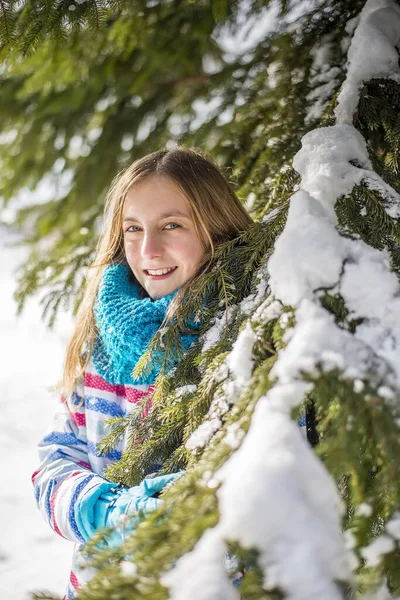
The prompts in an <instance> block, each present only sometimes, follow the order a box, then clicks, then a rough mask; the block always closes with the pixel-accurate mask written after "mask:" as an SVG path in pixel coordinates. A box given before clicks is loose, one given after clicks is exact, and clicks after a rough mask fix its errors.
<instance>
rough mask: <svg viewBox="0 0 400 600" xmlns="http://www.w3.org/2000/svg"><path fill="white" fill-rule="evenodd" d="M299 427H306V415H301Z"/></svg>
mask: <svg viewBox="0 0 400 600" xmlns="http://www.w3.org/2000/svg"><path fill="white" fill-rule="evenodd" d="M299 426H300V427H307V417H306V413H302V414H301V415H300V417H299Z"/></svg>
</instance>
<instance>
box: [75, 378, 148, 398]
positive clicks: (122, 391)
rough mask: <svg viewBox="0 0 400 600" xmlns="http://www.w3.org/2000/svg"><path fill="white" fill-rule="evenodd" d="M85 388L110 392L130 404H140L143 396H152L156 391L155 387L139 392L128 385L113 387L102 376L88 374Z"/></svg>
mask: <svg viewBox="0 0 400 600" xmlns="http://www.w3.org/2000/svg"><path fill="white" fill-rule="evenodd" d="M85 386H86V387H90V388H94V389H96V390H102V391H106V392H110V393H111V394H115V395H116V396H120V397H121V398H126V400H128V402H132V403H136V402H138V401H139V400H140V399H141V398H143V396H146V395H148V394H150V392H152V391H153V389H154V385H150V386H149V387H148V389H147V390H146V391H143V390H138V389H137V388H135V387H130V386H129V387H128V386H126V385H113V384H111V383H108V382H107V381H105V379H103V378H102V377H100V375H94V374H93V373H88V372H86V373H85Z"/></svg>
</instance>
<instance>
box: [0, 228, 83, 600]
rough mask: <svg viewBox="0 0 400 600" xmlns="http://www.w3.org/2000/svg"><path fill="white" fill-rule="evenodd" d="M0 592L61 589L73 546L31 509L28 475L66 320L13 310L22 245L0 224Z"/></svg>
mask: <svg viewBox="0 0 400 600" xmlns="http://www.w3.org/2000/svg"><path fill="white" fill-rule="evenodd" d="M0 239H1V254H0V272H1V278H0V298H1V312H0V337H1V340H2V346H1V351H0V363H1V373H0V398H1V429H2V436H1V439H0V451H1V455H2V457H3V458H2V461H3V462H2V472H3V475H5V480H4V478H3V480H2V485H1V491H0V529H1V539H0V593H2V595H3V596H4V597H6V598H7V599H8V600H26V599H27V598H28V592H29V591H33V590H47V591H52V592H53V593H57V594H59V595H62V594H63V593H64V592H65V589H66V584H67V580H68V576H69V567H70V562H71V553H72V544H71V543H70V542H67V541H66V540H63V539H62V538H61V537H59V536H58V535H57V534H56V533H54V532H53V531H51V529H50V528H49V527H48V525H47V524H46V523H45V521H44V520H43V517H42V516H41V514H40V513H39V510H38V509H37V507H36V502H35V499H34V496H33V490H32V485H31V475H32V473H33V472H34V470H35V468H36V467H37V456H36V450H35V445H36V444H37V442H38V441H39V439H40V438H41V437H42V436H43V434H44V431H45V429H46V428H47V426H48V424H49V423H50V421H51V418H52V414H53V411H54V409H55V403H56V401H57V398H56V396H55V394H54V393H50V392H49V389H48V388H49V387H50V386H53V385H55V384H56V382H57V380H58V379H59V377H60V375H61V366H62V361H63V357H64V349H65V345H66V342H67V337H68V334H69V331H70V327H71V324H70V319H69V318H68V317H67V316H66V315H62V318H61V319H60V322H59V324H58V326H57V327H56V330H55V331H53V332H49V331H48V330H46V328H45V326H44V324H43V323H42V322H41V320H40V314H41V312H40V308H39V306H38V303H37V302H30V303H29V304H28V306H27V309H26V311H25V312H24V313H23V314H22V316H21V317H19V318H17V317H16V315H15V311H16V308H15V303H14V302H13V300H12V293H13V291H14V289H15V285H16V284H15V277H14V274H13V272H14V270H15V268H16V266H18V264H20V263H21V262H22V260H23V258H24V256H25V254H26V250H22V249H15V248H9V247H7V244H9V243H10V242H12V241H14V240H15V236H13V235H11V234H10V233H9V232H7V231H6V230H5V229H4V228H2V227H1V226H0Z"/></svg>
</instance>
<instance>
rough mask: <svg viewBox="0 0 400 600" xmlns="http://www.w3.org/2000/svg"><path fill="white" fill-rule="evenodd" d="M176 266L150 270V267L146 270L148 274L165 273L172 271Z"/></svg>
mask: <svg viewBox="0 0 400 600" xmlns="http://www.w3.org/2000/svg"><path fill="white" fill-rule="evenodd" d="M175 268H176V267H171V268H170V269H157V270H154V271H151V270H150V269H147V272H148V274H149V275H165V274H166V273H169V272H170V271H173V270H174V269H175Z"/></svg>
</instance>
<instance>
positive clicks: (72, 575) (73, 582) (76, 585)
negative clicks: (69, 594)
mask: <svg viewBox="0 0 400 600" xmlns="http://www.w3.org/2000/svg"><path fill="white" fill-rule="evenodd" d="M69 580H70V582H71V585H72V586H73V587H74V588H75V589H76V590H79V588H80V587H81V586H80V584H79V581H78V579H77V577H76V575H75V573H73V571H71V573H70V574H69Z"/></svg>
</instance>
